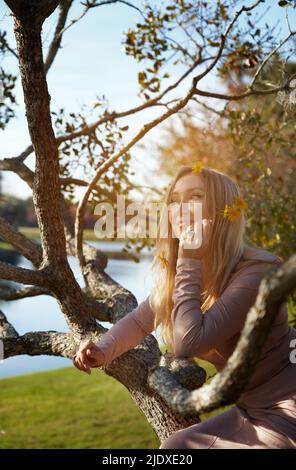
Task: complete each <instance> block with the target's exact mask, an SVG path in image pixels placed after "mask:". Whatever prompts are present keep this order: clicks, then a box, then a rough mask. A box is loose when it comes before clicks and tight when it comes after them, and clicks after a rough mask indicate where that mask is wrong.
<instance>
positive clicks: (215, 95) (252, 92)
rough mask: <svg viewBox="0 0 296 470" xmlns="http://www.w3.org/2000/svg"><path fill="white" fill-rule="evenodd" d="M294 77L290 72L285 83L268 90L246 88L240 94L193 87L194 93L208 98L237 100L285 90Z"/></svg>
mask: <svg viewBox="0 0 296 470" xmlns="http://www.w3.org/2000/svg"><path fill="white" fill-rule="evenodd" d="M295 77H296V73H294V74H292V75H291V76H290V78H288V79H287V80H286V81H285V83H284V84H283V85H281V86H279V87H275V88H271V89H269V90H256V89H254V88H253V89H251V90H250V89H247V91H245V92H244V93H241V94H240V95H224V94H221V93H213V92H211V91H204V90H200V89H198V88H196V89H195V92H194V94H195V95H200V96H207V97H208V98H217V99H220V100H227V101H239V100H242V99H244V98H247V97H248V96H255V95H259V96H260V95H261V96H262V95H272V94H274V93H278V92H279V91H282V90H286V89H288V88H289V84H290V82H291V81H292V80H293V79H294V78H295Z"/></svg>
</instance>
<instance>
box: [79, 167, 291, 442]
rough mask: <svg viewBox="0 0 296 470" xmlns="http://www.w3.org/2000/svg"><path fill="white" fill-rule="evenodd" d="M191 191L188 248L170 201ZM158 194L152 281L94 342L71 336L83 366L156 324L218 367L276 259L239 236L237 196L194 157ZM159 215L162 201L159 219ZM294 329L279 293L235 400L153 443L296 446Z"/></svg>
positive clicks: (172, 343) (180, 353) (174, 346)
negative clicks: (195, 227) (198, 221)
mask: <svg viewBox="0 0 296 470" xmlns="http://www.w3.org/2000/svg"><path fill="white" fill-rule="evenodd" d="M190 201H197V202H200V203H201V204H202V218H203V221H202V224H203V225H202V226H203V232H202V233H203V237H202V239H203V240H202V244H201V246H199V247H197V248H194V249H192V248H188V244H187V245H186V247H185V244H184V243H185V240H186V238H184V234H185V231H186V229H187V228H188V227H189V228H192V223H191V216H192V215H193V213H190V222H189V225H188V224H187V225H186V223H184V221H183V220H182V218H181V217H180V215H178V211H176V210H175V209H176V207H179V204H180V203H184V202H190ZM164 202H165V203H166V205H167V206H169V207H171V208H172V210H171V211H169V222H170V223H169V230H168V236H167V237H160V230H159V226H158V233H157V245H156V255H155V258H154V260H153V265H152V267H153V269H154V270H155V281H156V282H155V285H154V287H153V288H152V290H151V292H150V294H149V296H148V297H147V298H146V299H145V300H144V301H143V302H142V303H140V304H139V306H138V307H136V308H135V309H134V310H132V311H131V312H129V314H128V315H126V316H125V317H124V318H122V319H121V320H119V321H118V322H117V323H116V324H115V325H113V326H112V328H110V329H109V331H108V332H106V333H105V334H104V335H103V336H102V337H101V339H100V340H99V341H98V343H97V344H95V343H93V342H91V341H87V342H84V343H82V344H81V345H80V347H79V349H78V352H77V355H76V357H75V359H74V364H75V366H76V367H77V368H79V369H81V370H83V371H85V372H87V373H90V368H91V367H98V366H100V365H102V364H106V363H110V362H111V361H112V360H113V359H114V358H116V357H118V356H119V355H121V354H123V353H124V352H126V351H128V350H129V349H132V348H133V347H135V346H136V345H137V344H138V343H140V342H141V341H142V340H143V338H144V337H145V336H146V335H148V334H150V333H151V332H152V331H153V330H155V328H157V326H158V325H161V328H162V337H163V339H164V342H165V344H166V345H167V348H168V350H170V351H171V352H173V353H174V354H175V355H176V357H188V358H190V357H199V358H203V359H206V360H207V361H210V362H211V363H212V364H214V365H215V367H216V368H217V370H218V371H220V370H222V369H223V367H224V366H225V364H226V363H227V360H228V358H229V356H230V355H231V354H232V352H233V350H234V349H235V346H236V343H237V340H238V338H239V335H240V331H241V329H242V328H243V326H244V322H245V319H246V315H247V313H248V311H249V309H250V308H251V306H252V305H253V304H254V302H255V299H256V296H257V292H258V288H259V285H260V282H261V279H262V278H263V277H264V275H265V274H266V273H267V272H268V270H270V269H273V268H275V269H276V267H277V266H279V265H280V264H281V262H282V261H281V259H280V258H279V257H277V256H275V255H273V254H271V253H269V252H268V251H266V250H263V249H259V248H254V247H251V246H250V245H249V244H248V243H247V242H246V241H245V219H244V214H243V208H244V201H243V200H242V198H241V197H240V192H239V188H238V187H237V185H236V183H235V182H234V181H233V180H232V179H231V178H229V177H228V176H227V175H225V174H223V173H221V172H219V171H216V170H214V169H210V168H204V169H203V170H201V171H200V172H196V171H194V167H193V168H191V167H189V166H185V167H182V168H181V169H180V170H179V171H178V173H177V174H176V176H175V178H174V180H173V181H172V183H171V185H170V187H169V188H168V191H167V194H166V196H165V200H164ZM182 215H183V213H182ZM164 216H165V211H163V212H162V215H161V219H160V223H162V221H163V218H164ZM189 240H190V239H189ZM189 246H190V245H189ZM295 338H296V330H295V329H294V328H292V327H291V326H289V324H288V314H287V306H286V303H285V302H283V303H282V304H281V305H280V307H279V312H278V314H277V316H276V318H275V320H274V323H273V325H272V328H271V330H270V332H269V335H268V337H267V340H266V342H265V344H264V347H263V349H262V351H261V354H260V357H259V360H258V362H257V365H256V368H255V371H254V372H253V374H252V376H251V378H250V380H249V382H248V384H247V386H246V387H245V388H244V390H243V393H242V394H241V396H240V397H239V399H238V400H237V402H236V404H235V406H234V407H232V408H230V409H228V410H227V411H224V412H223V413H221V414H220V415H218V416H215V417H212V418H209V419H207V420H205V421H203V422H200V423H197V424H194V425H192V426H189V427H187V428H185V429H181V430H179V431H177V432H175V433H174V434H172V435H171V436H169V437H168V438H167V439H166V440H165V441H163V442H162V444H161V446H160V449H176V448H179V449H197V448H296V364H294V363H292V362H291V361H290V354H291V347H290V344H291V341H292V340H293V339H295Z"/></svg>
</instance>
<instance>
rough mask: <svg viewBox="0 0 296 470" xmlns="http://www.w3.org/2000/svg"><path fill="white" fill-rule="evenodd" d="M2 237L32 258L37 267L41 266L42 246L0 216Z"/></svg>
mask: <svg viewBox="0 0 296 470" xmlns="http://www.w3.org/2000/svg"><path fill="white" fill-rule="evenodd" d="M0 237H1V238H2V239H3V240H4V241H6V242H7V243H10V244H11V245H13V246H14V247H15V248H16V249H17V250H18V251H19V252H20V253H21V254H22V255H23V256H25V258H27V259H28V260H30V261H31V262H32V263H33V264H34V266H35V267H36V268H38V267H39V266H40V264H41V262H42V250H41V248H40V247H39V246H38V245H36V244H35V243H33V242H31V240H28V239H27V238H26V237H25V236H24V235H23V234H22V233H20V232H18V230H16V229H15V228H14V227H12V225H10V224H9V223H8V222H6V220H4V219H3V218H2V217H0Z"/></svg>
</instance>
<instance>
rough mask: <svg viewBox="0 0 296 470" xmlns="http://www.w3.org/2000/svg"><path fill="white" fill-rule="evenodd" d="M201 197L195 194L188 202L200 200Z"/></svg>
mask: <svg viewBox="0 0 296 470" xmlns="http://www.w3.org/2000/svg"><path fill="white" fill-rule="evenodd" d="M201 198H202V196H200V195H199V194H195V195H194V196H191V198H190V199H189V201H195V200H197V199H201Z"/></svg>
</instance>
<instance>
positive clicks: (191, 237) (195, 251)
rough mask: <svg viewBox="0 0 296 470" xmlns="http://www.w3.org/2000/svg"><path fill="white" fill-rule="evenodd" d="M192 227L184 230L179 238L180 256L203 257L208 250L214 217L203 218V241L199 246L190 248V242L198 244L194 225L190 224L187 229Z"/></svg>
mask: <svg viewBox="0 0 296 470" xmlns="http://www.w3.org/2000/svg"><path fill="white" fill-rule="evenodd" d="M188 228H190V229H191V230H190V231H186V229H185V230H183V231H182V232H181V235H180V238H179V249H178V257H181V256H182V257H185V258H196V259H201V258H202V257H203V256H204V255H205V253H206V252H207V250H208V247H209V241H210V236H211V228H212V219H203V220H202V243H201V246H200V247H199V248H188V247H190V243H191V242H192V245H193V246H194V244H196V243H197V242H196V233H195V232H194V227H193V226H192V225H189V226H188V227H187V229H188ZM184 245H185V246H184ZM185 247H186V248H185Z"/></svg>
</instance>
